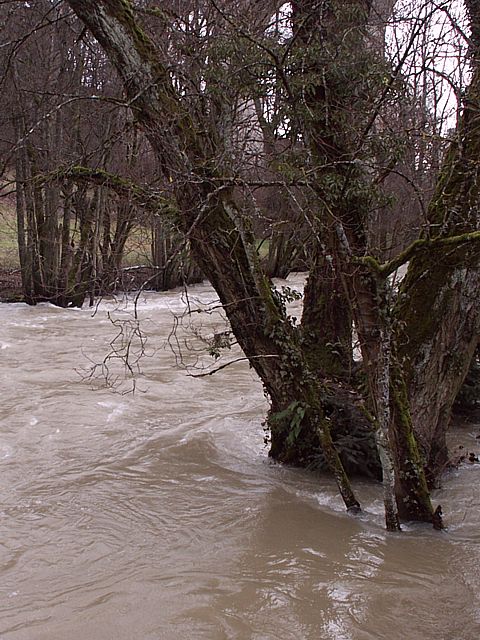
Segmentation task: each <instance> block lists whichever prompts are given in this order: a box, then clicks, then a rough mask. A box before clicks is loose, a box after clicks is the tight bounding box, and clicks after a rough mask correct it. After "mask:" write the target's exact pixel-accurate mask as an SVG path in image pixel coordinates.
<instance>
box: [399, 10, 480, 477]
mask: <svg viewBox="0 0 480 640" xmlns="http://www.w3.org/2000/svg"><path fill="white" fill-rule="evenodd" d="M467 8H468V9H469V15H470V20H471V26H472V38H471V49H470V56H471V63H472V79H471V83H470V86H469V88H468V90H467V92H466V94H465V97H464V99H463V110H462V114H461V118H460V122H459V126H458V128H457V131H456V133H455V139H454V141H453V142H452V144H451V146H450V149H449V150H448V152H447V154H446V157H445V160H444V163H443V167H442V169H441V174H440V177H439V180H438V184H437V188H436V193H435V195H434V197H433V198H432V201H431V203H430V206H429V209H428V223H429V227H428V229H427V231H426V232H425V234H424V237H427V238H428V237H430V238H432V239H435V238H448V237H449V236H450V237H452V236H460V237H461V236H462V234H465V233H468V232H471V231H476V230H477V229H478V227H479V224H480V163H479V158H480V59H479V54H480V26H479V25H480V5H479V3H478V1H476V0H475V1H473V0H470V1H469V2H468V3H467ZM395 313H396V318H397V321H398V322H397V326H398V335H397V349H398V357H399V360H400V362H401V364H402V367H403V370H404V372H405V376H406V385H407V393H408V398H409V403H410V411H411V415H412V419H413V423H414V425H415V432H416V435H417V437H418V439H419V443H420V446H421V451H422V454H423V456H424V458H425V464H426V467H427V470H428V474H429V477H430V479H434V478H435V476H436V475H437V474H438V472H439V470H441V469H442V468H443V466H444V465H445V463H446V461H447V459H448V451H447V444H446V432H447V428H448V424H449V421H450V415H451V410H452V406H453V403H454V401H455V397H456V396H457V393H458V391H459V389H460V387H461V385H462V383H463V380H464V379H465V376H466V374H467V371H468V367H469V366H470V363H471V361H472V357H473V354H474V352H475V349H476V348H477V345H478V343H479V340H480V252H479V251H478V246H477V245H476V244H473V245H472V244H471V243H468V242H466V243H461V242H457V243H455V244H452V246H448V245H446V246H440V247H437V248H435V247H433V248H431V249H430V250H429V251H428V252H423V253H421V254H419V255H418V256H417V257H414V258H413V259H412V260H411V261H410V264H409V268H408V272H407V276H406V278H405V280H404V281H403V283H402V287H401V290H400V294H399V297H398V303H397V306H396V311H395Z"/></svg>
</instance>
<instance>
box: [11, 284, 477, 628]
mask: <svg viewBox="0 0 480 640" xmlns="http://www.w3.org/2000/svg"><path fill="white" fill-rule="evenodd" d="M293 285H297V286H299V287H300V286H301V280H300V279H299V278H297V280H295V279H294V280H293ZM213 299H214V294H213V292H212V290H211V289H210V287H209V286H208V285H207V284H201V285H197V286H195V287H192V288H191V289H190V294H189V296H188V299H187V298H186V297H185V294H183V293H182V292H180V291H173V292H167V293H162V294H160V293H146V294H142V295H141V296H140V297H139V300H138V304H137V312H138V317H139V318H140V327H141V331H142V339H143V340H146V343H145V344H144V351H145V356H144V357H143V358H142V360H141V361H140V363H139V368H137V367H136V366H135V362H134V360H135V357H136V354H137V353H138V350H139V349H140V344H139V337H138V335H137V334H135V330H136V328H137V324H136V321H135V318H134V316H133V315H132V308H133V307H132V302H131V300H130V302H127V301H125V300H123V299H118V300H113V299H111V300H106V301H103V302H101V303H100V304H99V306H98V307H97V308H95V309H88V308H85V309H82V310H65V309H58V308H55V307H53V306H50V305H46V304H41V305H38V306H37V307H28V306H27V305H23V304H4V305H1V306H0V359H1V360H0V362H1V368H0V377H1V387H2V404H1V407H0V638H1V639H2V640H132V639H135V640H177V639H183V638H185V639H193V640H197V639H198V640H200V639H205V640H207V639H208V640H234V639H235V640H274V639H275V640H276V639H278V640H290V639H291V640H302V639H305V640H310V639H312V640H313V639H315V640H317V639H319V640H330V639H331V640H373V639H383V638H388V639H389V640H397V639H398V640H410V639H411V640H415V639H417V638H423V639H424V640H430V639H431V640H450V639H451V640H454V639H455V640H476V639H477V638H478V637H480V568H479V560H480V544H479V543H480V515H479V514H480V504H479V480H480V465H478V464H473V465H471V466H469V465H466V466H464V467H461V468H459V469H458V470H456V471H454V472H451V473H450V474H449V475H448V477H447V478H445V480H444V482H443V487H442V488H441V489H440V490H438V492H437V493H436V494H435V496H434V497H435V502H436V503H438V502H441V504H442V506H443V510H444V512H445V520H446V524H447V525H448V529H447V530H446V531H445V532H436V531H434V530H433V529H431V528H430V527H426V526H422V525H407V526H405V527H404V531H403V532H402V533H401V534H387V533H386V532H385V531H384V528H383V514H382V503H381V492H380V489H379V487H378V486H375V485H374V484H370V483H367V482H356V483H355V487H356V489H357V492H358V495H359V497H360V498H361V501H362V504H363V507H364V511H363V514H362V515H361V516H357V517H354V516H349V515H347V514H346V513H345V512H344V510H343V506H342V503H341V501H340V499H339V497H338V493H337V491H336V487H335V485H334V484H333V483H332V481H331V480H330V479H328V478H322V477H313V476H311V475H309V474H308V473H306V472H304V471H300V470H295V469H288V468H283V467H281V466H278V465H273V464H271V463H270V462H269V460H268V456H267V450H266V449H265V446H264V442H263V439H264V433H263V428H262V419H263V417H264V415H265V411H266V406H267V404H266V401H265V398H264V396H263V393H262V388H261V385H260V384H259V381H258V379H256V377H255V375H254V373H253V372H252V371H251V370H250V369H249V368H248V366H247V365H246V363H245V362H244V361H241V360H239V361H238V362H235V363H234V364H232V365H231V366H227V367H226V368H223V369H222V370H220V371H219V372H218V373H216V374H215V375H213V376H203V377H193V376H196V375H198V374H199V373H202V372H205V371H203V369H202V367H204V366H208V367H211V366H212V365H213V366H219V365H221V364H222V363H223V362H224V358H220V359H219V360H218V361H214V360H213V359H212V358H210V357H209V356H205V355H204V354H203V351H202V347H203V346H204V345H203V343H202V337H201V336H202V335H208V334H210V335H211V334H213V333H214V332H217V333H219V332H221V331H223V330H224V326H223V323H222V320H221V318H220V316H219V314H218V312H217V311H214V312H213V313H197V312H196V310H202V309H203V310H205V309H208V303H209V302H210V301H212V300H213ZM187 308H190V310H192V311H194V313H192V314H191V315H189V316H185V317H183V318H182V313H183V312H184V311H185V309H187ZM293 312H295V309H293ZM113 322H114V323H116V324H115V325H114V324H113ZM119 323H122V324H119ZM191 323H193V327H192V326H190V324H191ZM121 326H123V327H124V330H125V331H127V329H128V330H129V331H130V332H131V333H130V334H129V335H130V337H131V338H132V340H131V344H130V349H131V356H132V359H131V364H132V366H133V369H132V371H133V374H134V378H132V377H128V376H127V377H125V375H124V373H125V371H124V365H123V362H122V361H121V360H120V359H117V358H115V357H110V358H108V359H107V362H106V364H107V366H108V368H109V375H108V382H109V384H110V385H112V386H111V387H110V388H109V387H106V386H105V380H104V378H103V377H102V376H103V374H105V372H106V371H105V369H104V370H103V371H102V370H101V368H98V367H97V368H96V369H95V371H93V376H91V377H89V376H88V371H89V367H90V366H91V365H92V364H94V363H99V362H101V361H102V358H104V357H105V356H106V355H107V354H108V353H109V352H110V353H111V346H110V345H109V343H110V342H112V341H113V340H114V338H115V336H116V335H117V334H118V333H119V331H120V327H121ZM174 329H175V330H174ZM132 332H133V333H132ZM120 342H121V340H120V339H117V340H116V342H114V345H116V346H117V349H118V348H119V347H120V346H121V345H120ZM240 357H241V354H240V353H239V352H238V351H237V349H236V347H233V348H232V349H231V350H227V353H226V358H227V360H228V359H230V360H235V359H238V358H240ZM127 373H129V372H128V371H127ZM133 380H134V382H135V392H134V393H132V392H131V391H132V381H133ZM478 433H479V429H478V427H475V426H472V427H471V428H465V427H464V428H462V429H459V430H458V431H456V432H455V434H454V436H453V437H454V439H455V442H457V441H458V442H463V443H464V445H465V447H466V448H469V447H471V448H472V449H474V448H475V445H476V444H477V443H478V440H475V438H476V435H478Z"/></svg>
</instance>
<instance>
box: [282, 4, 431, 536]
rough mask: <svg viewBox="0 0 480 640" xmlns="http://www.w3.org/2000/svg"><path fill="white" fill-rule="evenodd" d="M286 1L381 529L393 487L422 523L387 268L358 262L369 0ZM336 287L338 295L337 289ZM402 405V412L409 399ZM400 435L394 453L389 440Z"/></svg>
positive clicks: (370, 104) (367, 194)
mask: <svg viewBox="0 0 480 640" xmlns="http://www.w3.org/2000/svg"><path fill="white" fill-rule="evenodd" d="M292 5H293V10H294V29H295V33H296V36H297V42H298V54H299V62H298V67H299V70H300V74H304V76H303V83H300V86H299V88H298V90H297V91H298V96H299V98H298V102H299V103H300V104H301V105H302V106H303V105H304V112H303V113H302V112H300V116H299V117H300V118H301V119H302V122H303V127H304V131H305V138H306V139H307V140H308V141H309V144H310V147H311V149H312V153H313V154H314V157H315V159H316V161H317V165H318V167H319V169H318V171H317V175H318V177H317V181H318V187H317V188H318V193H319V197H320V199H321V200H323V202H324V207H323V211H322V214H321V217H320V219H319V220H318V221H317V223H318V225H319V227H320V234H321V239H322V245H321V246H322V247H323V255H324V259H325V260H329V261H330V262H331V263H332V264H333V265H335V268H336V270H337V272H338V273H339V274H340V278H341V280H342V283H343V296H344V298H345V300H347V301H348V304H349V307H350V309H351V315H352V318H353V321H354V323H355V327H356V330H357V333H358V338H359V343H360V348H361V352H362V361H363V368H364V372H365V375H366V377H367V381H368V388H369V399H370V407H371V410H372V414H373V416H374V418H375V426H376V441H377V445H378V452H379V457H380V460H381V463H382V468H383V482H384V489H385V513H386V519H387V528H389V529H392V530H395V529H398V527H399V524H398V515H397V506H396V504H395V503H396V499H395V493H396V498H397V502H400V496H401V495H402V494H403V493H408V494H409V495H410V494H411V493H412V492H413V494H414V495H415V509H412V510H411V512H408V509H403V513H402V515H404V516H406V517H407V518H410V519H419V520H427V521H428V520H430V519H431V518H432V515H433V510H432V505H431V502H430V498H429V495H428V492H425V491H424V489H425V486H426V483H425V478H424V472H423V468H422V465H421V464H418V455H417V448H416V443H415V438H414V436H413V434H412V433H411V432H408V433H407V431H406V429H407V426H408V424H409V423H407V422H405V421H404V422H391V404H392V398H395V397H396V396H397V395H398V394H397V389H396V386H397V385H398V384H400V383H401V381H400V380H398V377H392V376H391V367H392V353H391V333H392V329H391V321H390V301H389V296H388V285H387V280H386V276H384V275H383V274H380V273H375V272H374V271H372V269H371V268H370V266H369V264H368V262H367V261H366V262H362V260H361V259H362V258H364V257H365V256H368V255H369V253H370V247H369V239H368V229H369V213H370V211H372V210H373V209H374V208H375V206H376V198H377V196H376V193H375V189H374V187H373V184H372V181H371V178H370V177H369V175H368V173H367V172H366V171H365V170H363V169H362V164H363V161H367V162H368V161H369V158H368V154H369V152H370V153H372V151H369V146H368V144H366V139H365V132H366V131H368V130H369V128H370V127H371V124H370V123H371V118H372V114H373V113H375V109H376V105H375V100H374V99H372V94H371V91H370V90H369V86H368V83H371V82H372V77H373V76H374V74H375V72H376V71H377V72H378V71H381V70H382V60H378V59H377V57H376V54H375V48H374V47H372V45H371V43H369V41H368V32H367V24H368V20H369V12H370V4H369V3H368V2H364V1H362V0H356V1H353V2H340V1H338V2H334V3H333V4H332V5H331V6H330V10H329V11H326V12H325V11H324V8H323V7H322V8H320V7H319V5H318V3H316V2H314V1H313V0H302V1H301V2H300V1H299V2H293V3H292ZM367 70H368V71H369V73H367ZM370 72H371V73H370ZM367 78H368V80H367ZM297 82H298V80H297ZM297 109H298V107H297ZM312 285H313V281H312V284H311V286H312ZM316 287H317V289H318V292H317V294H316V296H313V295H312V294H311V292H310V295H309V296H308V297H306V301H305V302H306V304H309V303H311V301H313V300H314V299H315V298H316V299H321V297H322V296H323V295H324V294H323V292H322V288H325V280H322V279H318V278H317V284H316ZM307 292H308V289H307ZM338 295H340V296H341V295H342V293H341V291H340V288H339V287H337V296H338ZM309 313H310V310H309V309H308V307H307V308H306V310H305V311H304V316H305V317H306V318H308V317H309ZM319 346H321V343H320V344H319ZM404 410H405V411H407V412H408V405H407V406H406V407H405V408H404ZM399 443H401V444H402V448H401V451H400V449H399V448H397V447H396V445H397V444H399ZM404 483H407V484H408V488H407V487H404V486H403V485H404ZM395 486H396V491H395V490H394V487H395ZM403 504H405V503H403ZM407 507H408V505H407Z"/></svg>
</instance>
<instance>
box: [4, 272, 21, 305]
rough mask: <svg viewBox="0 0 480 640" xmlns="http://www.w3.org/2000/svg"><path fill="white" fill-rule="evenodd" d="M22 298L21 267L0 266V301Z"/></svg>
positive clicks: (19, 300)
mask: <svg viewBox="0 0 480 640" xmlns="http://www.w3.org/2000/svg"><path fill="white" fill-rule="evenodd" d="M22 300H23V292H22V276H21V273H20V269H1V268H0V302H21V301H22Z"/></svg>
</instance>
